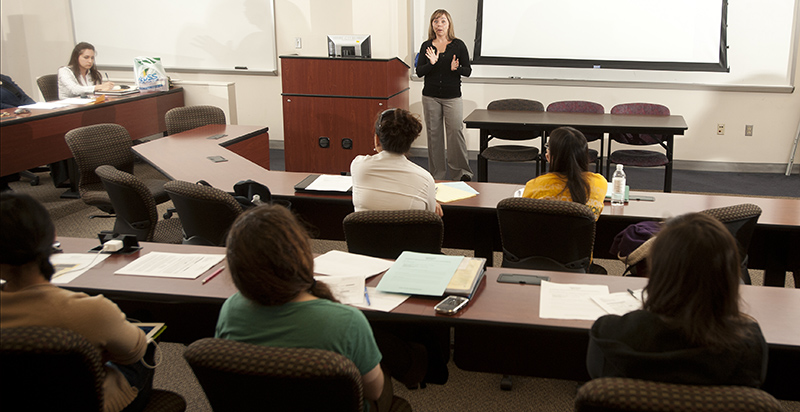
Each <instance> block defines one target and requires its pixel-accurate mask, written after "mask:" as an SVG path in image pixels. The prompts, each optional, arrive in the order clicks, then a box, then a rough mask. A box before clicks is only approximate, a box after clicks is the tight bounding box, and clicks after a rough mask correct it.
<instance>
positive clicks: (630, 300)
mask: <svg viewBox="0 0 800 412" xmlns="http://www.w3.org/2000/svg"><path fill="white" fill-rule="evenodd" d="M633 293H634V295H636V296H633V295H631V294H630V292H628V291H625V292H617V293H609V294H608V295H605V296H592V300H593V301H594V302H595V303H597V304H598V305H600V307H601V308H603V310H605V311H606V313H610V314H612V315H620V316H622V315H624V314H626V313H628V312H633V311H634V310H639V309H641V308H642V301H641V299H642V290H641V289H638V290H634V291H633Z"/></svg>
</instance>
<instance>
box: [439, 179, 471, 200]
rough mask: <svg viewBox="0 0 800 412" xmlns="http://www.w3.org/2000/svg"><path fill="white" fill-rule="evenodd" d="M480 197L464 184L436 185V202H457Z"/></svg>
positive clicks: (448, 183) (447, 183)
mask: <svg viewBox="0 0 800 412" xmlns="http://www.w3.org/2000/svg"><path fill="white" fill-rule="evenodd" d="M477 195H478V191H477V190H475V189H473V188H472V186H470V185H468V184H466V183H464V182H446V183H437V184H436V201H437V202H439V203H447V202H455V201H456V200H462V199H468V198H470V197H475V196H477Z"/></svg>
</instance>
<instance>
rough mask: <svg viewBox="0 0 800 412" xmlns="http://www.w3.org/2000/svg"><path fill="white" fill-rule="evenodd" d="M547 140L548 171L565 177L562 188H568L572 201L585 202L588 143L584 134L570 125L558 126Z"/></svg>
mask: <svg viewBox="0 0 800 412" xmlns="http://www.w3.org/2000/svg"><path fill="white" fill-rule="evenodd" d="M548 139H549V140H548V141H547V144H548V149H547V150H549V153H550V171H551V172H553V173H557V174H559V175H561V177H562V178H564V179H566V184H565V185H564V189H568V190H569V194H570V196H571V197H572V201H573V202H575V203H580V204H586V202H587V201H588V200H589V192H590V190H591V188H590V186H589V179H588V178H587V177H586V176H585V175H584V173H585V172H588V171H589V145H588V143H587V142H586V136H584V135H583V133H581V131H580V130H577V129H574V128H572V127H559V128H558V129H556V130H553V132H552V133H550V137H549V138H548Z"/></svg>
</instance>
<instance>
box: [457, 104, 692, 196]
mask: <svg viewBox="0 0 800 412" xmlns="http://www.w3.org/2000/svg"><path fill="white" fill-rule="evenodd" d="M464 123H465V124H466V126H467V128H469V129H480V134H481V136H480V152H481V153H483V151H484V150H486V148H487V147H489V140H491V136H490V134H489V131H490V130H532V131H540V132H541V133H542V139H541V148H540V151H541V153H544V149H545V143H546V140H545V139H546V137H547V133H550V132H552V131H553V130H554V129H556V128H559V127H562V126H572V127H575V128H577V129H580V130H582V131H583V132H585V133H651V134H656V135H662V138H663V139H664V142H665V143H666V156H667V159H668V160H669V162H668V163H667V166H666V171H665V175H664V191H665V192H671V191H672V154H673V149H674V146H675V138H674V135H676V134H677V135H682V134H684V132H685V131H686V130H687V129H688V128H689V127H688V126H687V125H686V121H685V120H684V119H683V116H677V115H671V116H627V115H619V114H607V113H561V112H558V113H557V112H528V111H516V110H486V109H475V110H473V111H472V113H470V114H469V116H467V117H466V118H465V119H464ZM608 147H609V151H610V150H611V144H609V145H608ZM606 157H607V156H606ZM486 169H487V160H486V158H484V157H482V156H478V181H481V182H485V181H486V179H487V170H486ZM542 170H544V169H542Z"/></svg>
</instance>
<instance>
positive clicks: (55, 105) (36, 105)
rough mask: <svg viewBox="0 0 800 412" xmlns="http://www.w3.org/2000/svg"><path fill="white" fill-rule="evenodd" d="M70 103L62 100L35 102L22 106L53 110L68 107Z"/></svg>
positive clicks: (24, 107)
mask: <svg viewBox="0 0 800 412" xmlns="http://www.w3.org/2000/svg"><path fill="white" fill-rule="evenodd" d="M67 106H69V104H67V103H61V102H38V103H33V104H26V105H24V106H20V108H23V109H39V110H53V109H59V108H62V107H67Z"/></svg>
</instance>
